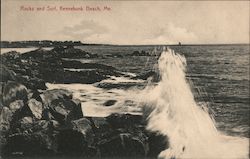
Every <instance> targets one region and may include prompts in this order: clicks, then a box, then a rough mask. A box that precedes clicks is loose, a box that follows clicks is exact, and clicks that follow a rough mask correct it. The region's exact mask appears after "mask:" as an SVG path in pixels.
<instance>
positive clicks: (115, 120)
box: [107, 113, 143, 128]
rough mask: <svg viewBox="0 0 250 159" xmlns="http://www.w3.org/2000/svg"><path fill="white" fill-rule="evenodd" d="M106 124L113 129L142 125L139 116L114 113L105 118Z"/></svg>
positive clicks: (141, 118) (141, 119)
mask: <svg viewBox="0 0 250 159" xmlns="http://www.w3.org/2000/svg"><path fill="white" fill-rule="evenodd" d="M107 122H108V123H110V125H111V126H112V127H114V128H127V127H131V126H132V127H133V126H134V127H136V125H142V124H143V117H142V116H141V115H132V114H118V113H114V114H111V115H109V116H108V117H107Z"/></svg>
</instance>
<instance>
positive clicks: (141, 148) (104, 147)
mask: <svg viewBox="0 0 250 159" xmlns="http://www.w3.org/2000/svg"><path fill="white" fill-rule="evenodd" d="M98 147H99V149H100V154H101V157H116V158H117V157H133V158H138V157H140V158H143V157H145V155H146V151H145V145H144V144H143V142H142V141H141V140H140V139H139V138H137V137H133V135H131V134H129V133H122V134H119V135H116V136H114V137H112V138H109V139H105V140H102V141H100V142H99V146H98Z"/></svg>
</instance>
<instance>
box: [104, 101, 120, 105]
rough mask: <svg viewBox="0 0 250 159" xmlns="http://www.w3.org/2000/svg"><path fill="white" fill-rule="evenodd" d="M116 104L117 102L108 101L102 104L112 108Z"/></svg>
mask: <svg viewBox="0 0 250 159" xmlns="http://www.w3.org/2000/svg"><path fill="white" fill-rule="evenodd" d="M116 102H117V100H108V101H106V102H105V103H103V105H104V106H112V105H114V104H115V103H116Z"/></svg>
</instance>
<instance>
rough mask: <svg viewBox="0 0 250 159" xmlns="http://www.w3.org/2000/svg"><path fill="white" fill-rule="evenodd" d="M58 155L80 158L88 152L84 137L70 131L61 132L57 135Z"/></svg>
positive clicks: (79, 133) (75, 131)
mask: <svg viewBox="0 0 250 159" xmlns="http://www.w3.org/2000/svg"><path fill="white" fill-rule="evenodd" d="M57 141H58V153H60V154H61V155H66V156H71V157H73V156H82V155H83V154H85V153H86V152H87V150H88V142H87V141H86V140H85V137H84V135H83V134H82V133H81V132H79V131H77V130H72V129H66V130H61V131H60V132H59V134H58V135H57Z"/></svg>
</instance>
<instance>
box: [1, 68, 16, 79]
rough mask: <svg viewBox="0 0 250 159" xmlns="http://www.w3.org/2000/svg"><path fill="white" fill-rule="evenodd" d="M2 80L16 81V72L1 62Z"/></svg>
mask: <svg viewBox="0 0 250 159" xmlns="http://www.w3.org/2000/svg"><path fill="white" fill-rule="evenodd" d="M0 77H1V78H0V82H7V81H15V80H16V78H15V73H14V72H13V71H11V70H9V69H8V68H7V67H6V66H4V65H2V64H0Z"/></svg>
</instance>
